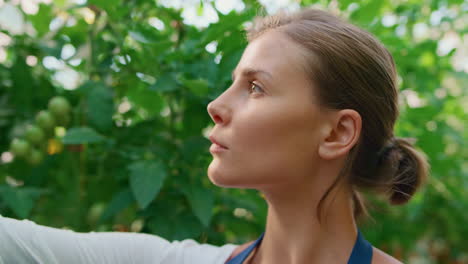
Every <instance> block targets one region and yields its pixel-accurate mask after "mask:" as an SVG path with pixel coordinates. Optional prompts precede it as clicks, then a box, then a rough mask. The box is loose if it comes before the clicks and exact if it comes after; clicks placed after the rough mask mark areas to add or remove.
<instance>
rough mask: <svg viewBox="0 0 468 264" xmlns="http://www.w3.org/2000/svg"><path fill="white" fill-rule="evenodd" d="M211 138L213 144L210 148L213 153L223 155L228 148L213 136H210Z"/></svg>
mask: <svg viewBox="0 0 468 264" xmlns="http://www.w3.org/2000/svg"><path fill="white" fill-rule="evenodd" d="M209 138H210V141H211V142H212V143H213V144H211V147H210V152H211V153H221V152H224V151H226V150H228V148H227V147H226V146H224V145H222V144H221V143H219V142H218V141H217V140H216V139H215V138H214V137H213V136H210V137H209Z"/></svg>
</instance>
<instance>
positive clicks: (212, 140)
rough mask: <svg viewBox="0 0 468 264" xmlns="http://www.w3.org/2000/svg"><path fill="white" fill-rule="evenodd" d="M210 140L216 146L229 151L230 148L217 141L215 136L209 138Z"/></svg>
mask: <svg viewBox="0 0 468 264" xmlns="http://www.w3.org/2000/svg"><path fill="white" fill-rule="evenodd" d="M209 138H210V141H211V142H212V143H213V144H216V145H218V146H219V147H221V148H225V149H228V147H226V146H225V145H223V144H222V143H221V142H219V141H218V140H217V139H215V138H214V137H213V136H209Z"/></svg>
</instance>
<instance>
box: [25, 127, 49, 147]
mask: <svg viewBox="0 0 468 264" xmlns="http://www.w3.org/2000/svg"><path fill="white" fill-rule="evenodd" d="M25 137H26V139H27V140H28V141H29V142H30V143H32V144H36V145H39V144H41V143H42V142H43V141H44V139H45V134H44V131H42V129H40V128H39V127H37V126H35V125H32V126H29V127H28V128H27V129H26V133H25Z"/></svg>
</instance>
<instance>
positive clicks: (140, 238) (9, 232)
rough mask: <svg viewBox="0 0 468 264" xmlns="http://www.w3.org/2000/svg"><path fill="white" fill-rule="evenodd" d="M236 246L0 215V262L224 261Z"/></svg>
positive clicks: (207, 263)
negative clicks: (83, 228)
mask: <svg viewBox="0 0 468 264" xmlns="http://www.w3.org/2000/svg"><path fill="white" fill-rule="evenodd" d="M235 247H236V246H235V245H230V244H229V245H224V246H222V247H217V246H212V245H208V244H199V243H197V242H196V241H194V240H191V239H187V240H183V241H180V242H179V241H174V242H172V243H171V242H168V241H167V240H165V239H163V238H161V237H158V236H155V235H149V234H141V233H124V232H97V233H94V232H91V233H77V232H73V231H70V230H62V229H57V228H51V227H46V226H41V225H37V224H35V223H33V222H31V221H28V220H22V221H19V220H15V219H11V218H6V217H2V216H1V215H0V264H13V263H21V264H29V263H31V264H61V263H66V264H75V263H76V264H78V263H79V264H81V263H83V264H84V263H90V264H91V263H98V264H120V263H122V264H123V263H125V264H133V263H135V264H137V263H138V264H189V263H204V264H224V263H225V261H226V259H228V257H229V256H230V254H231V253H232V251H233V250H234V248H235Z"/></svg>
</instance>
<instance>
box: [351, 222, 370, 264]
mask: <svg viewBox="0 0 468 264" xmlns="http://www.w3.org/2000/svg"><path fill="white" fill-rule="evenodd" d="M371 262H372V245H371V244H370V243H369V242H368V241H367V240H366V239H364V236H363V235H362V234H361V231H359V230H358V236H357V239H356V243H354V247H353V251H352V252H351V256H350V257H349V260H348V264H371Z"/></svg>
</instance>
